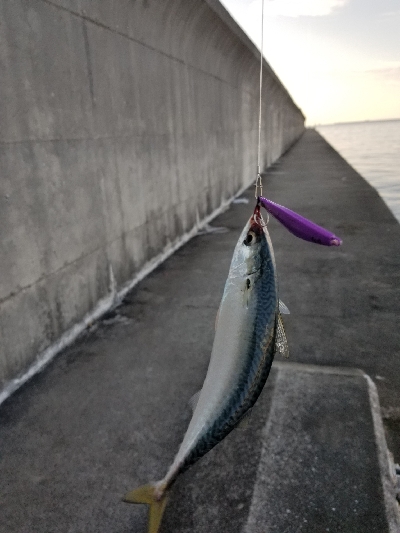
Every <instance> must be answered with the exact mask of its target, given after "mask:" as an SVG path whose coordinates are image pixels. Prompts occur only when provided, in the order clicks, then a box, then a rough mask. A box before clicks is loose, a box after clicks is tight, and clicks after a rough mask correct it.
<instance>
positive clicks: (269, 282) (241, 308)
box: [123, 202, 289, 533]
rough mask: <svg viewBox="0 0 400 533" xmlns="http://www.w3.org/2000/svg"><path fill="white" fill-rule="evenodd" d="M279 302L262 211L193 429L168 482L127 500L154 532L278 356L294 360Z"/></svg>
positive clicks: (229, 287)
mask: <svg viewBox="0 0 400 533" xmlns="http://www.w3.org/2000/svg"><path fill="white" fill-rule="evenodd" d="M281 312H283V313H288V312H289V311H288V309H287V308H286V306H285V305H284V304H283V303H282V302H280V300H279V297H278V281H277V274H276V266H275V259H274V251H273V247H272V243H271V239H270V236H269V233H268V229H267V226H266V224H265V223H264V221H263V218H262V216H261V213H260V204H259V202H257V205H256V208H255V210H254V212H253V214H252V216H251V217H250V219H249V221H248V222H247V224H246V225H245V227H244V229H243V231H242V232H241V235H240V237H239V240H238V242H237V244H236V247H235V250H234V253H233V257H232V262H231V265H230V269H229V274H228V278H227V280H226V283H225V289H224V293H223V296H222V300H221V304H220V308H219V311H218V314H217V320H216V328H215V337H214V343H213V347H212V352H211V357H210V363H209V366H208V370H207V374H206V377H205V380H204V383H203V387H202V389H201V390H200V391H199V393H198V394H196V395H195V396H194V398H193V399H192V403H193V407H194V411H193V416H192V419H191V421H190V423H189V427H188V429H187V431H186V434H185V436H184V438H183V441H182V443H181V445H180V448H179V450H178V453H177V455H176V456H175V459H174V460H173V462H172V464H171V466H170V468H169V469H168V471H167V473H166V475H165V476H164V478H163V479H161V480H160V481H157V482H155V483H151V484H148V485H144V486H141V487H139V488H137V489H135V490H133V491H131V492H129V493H127V494H126V495H125V497H124V498H123V500H124V501H125V502H128V503H145V504H148V505H149V506H150V508H149V523H148V532H149V533H157V532H158V530H159V527H160V524H161V519H162V515H163V512H164V509H165V506H166V503H167V500H168V493H169V489H170V488H171V487H172V485H173V484H174V482H175V481H176V479H177V478H178V476H179V475H180V474H182V472H184V471H185V470H187V469H188V468H189V467H190V466H191V465H193V464H194V463H195V462H197V461H198V460H199V459H200V458H201V457H203V456H204V455H205V454H206V453H207V452H209V451H210V450H211V449H212V448H213V447H214V446H215V445H216V444H218V443H219V442H221V441H222V440H223V439H224V438H225V437H226V436H227V435H228V434H229V433H230V432H231V431H232V430H233V429H235V428H236V427H238V425H240V423H241V422H242V421H243V420H244V419H245V418H246V415H247V414H248V413H249V412H250V411H251V409H252V407H253V405H254V404H255V402H256V400H257V398H258V397H259V395H260V393H261V391H262V389H263V387H264V384H265V382H266V380H267V378H268V375H269V372H270V369H271V365H272V361H273V359H274V356H275V354H276V353H280V354H282V355H285V356H287V355H288V343H287V339H286V335H285V330H284V326H283V322H282V317H281Z"/></svg>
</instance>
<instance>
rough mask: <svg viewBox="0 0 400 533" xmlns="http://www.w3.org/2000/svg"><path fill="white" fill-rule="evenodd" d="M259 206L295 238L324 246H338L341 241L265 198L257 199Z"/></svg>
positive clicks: (329, 232)
mask: <svg viewBox="0 0 400 533" xmlns="http://www.w3.org/2000/svg"><path fill="white" fill-rule="evenodd" d="M258 200H259V202H260V203H261V205H262V206H263V207H264V208H265V209H266V210H267V211H268V213H271V215H272V216H274V217H275V218H276V219H277V220H279V222H280V223H281V224H283V225H284V226H285V228H286V229H288V230H289V231H290V233H293V235H295V236H296V237H299V238H300V239H303V240H305V241H309V242H314V243H317V244H322V245H324V246H340V245H341V244H342V240H341V239H340V238H339V237H337V236H336V235H335V234H334V233H332V232H331V231H329V230H327V229H325V228H323V227H321V226H318V224H315V223H314V222H311V220H308V219H307V218H305V217H303V216H301V215H299V214H298V213H295V212H294V211H292V210H291V209H288V208H287V207H284V206H283V205H279V204H276V203H275V202H272V201H271V200H268V199H267V198H264V197H262V196H260V197H259V198H258Z"/></svg>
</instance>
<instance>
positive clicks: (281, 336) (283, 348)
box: [275, 313, 289, 357]
mask: <svg viewBox="0 0 400 533" xmlns="http://www.w3.org/2000/svg"><path fill="white" fill-rule="evenodd" d="M278 354H279V355H282V356H283V357H289V345H288V341H287V338H286V333H285V327H284V325H283V320H282V316H281V314H280V313H278V317H277V319H276V334H275V355H278Z"/></svg>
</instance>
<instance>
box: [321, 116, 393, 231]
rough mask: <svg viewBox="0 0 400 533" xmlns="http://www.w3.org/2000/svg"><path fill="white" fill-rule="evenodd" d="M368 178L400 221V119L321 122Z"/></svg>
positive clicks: (338, 148)
mask: <svg viewBox="0 0 400 533" xmlns="http://www.w3.org/2000/svg"><path fill="white" fill-rule="evenodd" d="M316 130H317V131H318V132H319V133H320V134H321V135H322V136H323V137H324V138H325V139H326V140H327V141H328V142H329V144H331V145H332V146H333V147H334V148H335V150H336V151H337V152H339V153H340V155H341V156H343V157H344V158H345V159H346V161H347V162H348V163H349V164H350V165H351V166H352V167H353V168H355V169H356V170H357V172H358V173H359V174H361V176H363V178H365V179H366V180H367V181H368V182H369V183H370V184H371V185H372V186H373V187H375V189H376V190H377V191H378V193H379V194H380V196H381V197H382V198H383V200H384V201H385V202H386V204H387V205H388V207H389V208H390V209H391V211H392V213H393V214H394V216H395V217H396V218H397V220H398V221H399V222H400V119H398V120H380V121H368V122H348V123H341V124H331V125H326V126H317V127H316Z"/></svg>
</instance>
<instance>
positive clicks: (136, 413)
mask: <svg viewBox="0 0 400 533" xmlns="http://www.w3.org/2000/svg"><path fill="white" fill-rule="evenodd" d="M344 177H345V178H346V180H343V179H342V178H344ZM303 184H304V186H303ZM266 191H267V195H268V196H269V197H271V198H272V199H274V200H277V201H281V202H282V203H284V204H286V205H288V206H289V207H293V208H295V209H297V210H298V211H300V212H301V213H303V214H304V215H306V216H309V217H312V218H313V219H314V220H315V221H316V222H318V223H320V224H324V225H326V226H328V227H329V228H330V229H332V231H335V232H336V233H337V234H339V235H340V236H341V237H342V238H343V240H344V244H343V247H342V248H340V249H337V248H333V249H331V248H324V247H319V246H316V245H312V244H309V243H305V242H303V241H300V240H297V239H296V238H294V237H292V236H291V235H290V234H288V232H287V231H286V230H285V229H284V228H281V227H279V226H278V224H276V223H275V222H274V221H273V220H271V221H270V224H269V228H270V233H271V236H272V239H273V242H274V247H275V251H276V256H277V262H278V268H279V271H278V272H279V275H280V276H279V277H280V288H281V295H282V299H283V300H284V301H285V303H286V304H287V305H288V306H289V308H290V309H291V313H292V314H291V315H290V316H289V317H287V320H286V329H287V332H288V337H289V342H290V349H291V354H292V355H291V361H299V362H302V363H316V364H317V365H323V366H326V365H328V364H330V365H332V364H336V366H339V367H345V369H346V368H347V367H353V366H359V367H361V368H363V369H365V370H368V373H369V374H370V375H371V376H372V377H373V378H374V377H375V376H376V375H379V376H381V377H382V378H384V380H382V379H379V380H376V384H377V386H378V387H379V390H380V394H381V401H382V405H383V407H384V408H387V407H389V406H392V407H399V406H400V402H399V398H398V390H399V387H400V383H399V382H400V372H399V364H400V363H399V361H400V359H399V358H398V357H395V353H391V351H390V349H389V348H390V346H393V351H394V350H395V346H398V343H397V344H396V339H397V341H398V336H399V335H400V332H399V331H398V328H396V326H395V324H396V319H397V318H396V317H397V316H398V312H399V309H398V305H399V301H398V298H397V293H396V290H397V279H398V278H397V276H398V272H399V266H400V265H399V264H398V261H399V253H398V252H399V246H400V244H399V243H400V238H399V237H400V226H399V225H398V223H397V222H396V221H395V219H394V217H392V216H391V214H390V212H389V211H388V209H387V208H386V206H385V205H384V204H383V202H382V200H381V199H380V198H379V196H378V194H377V193H376V192H375V191H374V190H373V189H372V188H371V187H370V186H369V185H368V184H367V183H366V182H364V181H363V180H362V179H361V178H360V176H359V175H358V174H357V173H356V172H355V171H354V170H353V169H351V167H349V166H348V165H347V163H346V162H345V161H343V159H342V158H341V157H340V156H339V155H338V154H337V153H336V152H334V150H333V149H332V148H330V147H329V146H328V145H327V144H326V143H325V142H324V141H323V139H322V138H321V137H320V136H319V135H318V134H317V133H315V132H313V131H308V132H307V133H306V134H305V135H304V136H303V137H302V138H301V139H300V141H299V142H298V144H296V145H295V146H294V148H293V149H292V150H291V151H290V152H289V153H288V154H287V155H286V156H285V157H284V158H283V159H282V160H280V161H279V164H277V165H275V166H274V167H273V168H272V169H271V172H269V173H268V174H267V177H266ZM252 195H253V191H252V190H249V191H248V192H247V193H246V194H245V197H247V198H248V199H249V200H250V205H244V204H234V205H233V206H232V208H231V209H230V210H229V211H227V212H225V213H224V214H223V215H221V216H220V217H219V218H218V219H216V220H215V222H214V225H215V226H224V227H226V228H228V230H229V231H228V232H226V233H213V234H207V235H202V236H199V237H196V238H195V239H193V240H192V241H190V242H189V243H188V244H187V245H186V246H184V247H183V248H181V249H180V250H179V251H178V252H177V253H176V254H174V256H172V257H171V258H170V259H169V260H168V261H167V262H165V263H164V264H163V265H162V267H160V268H159V269H158V270H157V271H155V272H153V273H152V274H151V275H150V276H148V277H147V278H146V279H145V280H143V282H141V283H140V285H139V286H138V287H137V288H136V290H134V291H133V292H132V293H130V294H129V296H128V297H127V298H126V299H125V302H124V304H123V305H122V306H121V307H120V308H119V309H118V310H117V312H116V313H113V314H110V315H109V316H108V317H105V319H104V320H103V321H102V322H101V323H100V324H99V325H98V326H95V327H94V328H93V329H92V330H91V331H88V332H87V334H86V335H85V336H83V337H82V338H81V339H80V340H79V342H77V343H75V344H74V345H73V346H71V347H70V348H68V349H67V350H65V352H64V353H63V354H61V355H60V356H59V357H58V358H57V359H56V360H55V361H54V362H53V363H52V364H51V365H50V366H49V367H48V368H47V369H46V370H45V371H44V372H43V373H42V374H40V375H38V376H36V377H35V378H34V379H32V380H31V382H30V383H29V384H27V385H26V386H25V387H24V388H23V389H21V390H20V391H19V392H18V393H16V394H15V395H14V396H13V397H11V398H10V399H9V400H8V401H7V402H6V403H5V404H3V406H2V407H1V408H0V441H1V446H0V450H1V455H0V479H1V480H2V483H1V484H0V502H1V503H0V506H1V509H0V515H1V517H2V520H1V521H0V531H1V533H3V532H4V533H14V532H15V533H17V532H18V533H20V532H21V531H38V532H41V531H43V532H45V531H52V532H55V533H56V532H65V531H68V532H70V533H82V532H87V533H95V532H99V533H100V532H104V531H107V532H109V533H113V532H115V533H117V532H118V533H123V532H126V533H128V532H133V531H134V532H135V533H141V532H144V531H145V530H146V511H145V509H144V508H143V507H142V506H133V505H127V504H123V503H121V502H120V498H121V496H122V495H123V494H124V493H125V492H126V491H127V490H130V489H132V488H134V487H135V486H137V485H139V484H141V483H145V482H147V481H149V480H154V479H157V478H159V477H161V476H162V475H163V474H164V473H165V470H166V468H167V466H168V464H169V463H170V461H171V460H172V458H173V456H174V454H175V452H176V450H177V448H178V445H179V442H180V440H181V438H182V435H183V433H184V432H185V430H186V427H187V424H188V421H189V419H190V416H191V413H190V409H189V408H188V406H187V402H188V400H189V398H190V397H191V396H192V395H193V394H194V393H195V392H196V391H197V390H198V389H199V388H200V386H201V384H202V381H203V379H204V375H205V372H206V369H207V364H208V359H209V354H210V350H211V344H212V339H213V330H214V321H215V315H216V311H217V308H218V305H219V300H220V297H221V294H222V290H223V285H224V281H225V278H226V273H227V270H228V267H229V262H230V259H231V254H232V250H233V247H234V245H235V242H236V239H237V236H238V235H239V232H240V230H241V229H242V227H243V225H244V223H245V221H246V220H247V218H248V216H249V214H250V211H251V205H252V202H253V199H252ZM374 280H375V283H374ZM378 281H379V283H378ZM370 295H374V297H375V298H374V299H373V300H372V301H373V302H374V305H373V306H372V305H371V303H370V302H371V297H370ZM352 322H353V325H352ZM383 324H384V329H383V330H382V327H383V326H382V325H383ZM380 331H381V332H382V335H379V333H380ZM382 343H384V346H385V353H384V356H381V353H382V351H381V346H382ZM287 368H288V371H289V367H287ZM281 370H282V369H281V365H280V366H279V372H281ZM322 370H323V369H322ZM297 373H298V372H297ZM300 374H302V373H301V372H300ZM285 375H286V378H285V376H284V378H285V379H284V380H283V381H280V382H279V383H278V386H276V381H275V380H276V377H277V370H276V367H275V370H274V371H273V373H272V375H271V377H270V379H269V380H268V382H267V387H266V389H265V391H264V392H263V395H262V397H261V398H260V401H259V402H258V404H257V405H256V407H255V409H254V412H253V415H252V418H251V421H250V425H249V427H248V428H247V429H245V430H243V431H234V432H232V433H231V434H230V435H229V436H228V437H227V439H225V440H224V442H223V443H221V445H219V446H217V447H216V448H215V449H214V450H212V451H211V452H210V453H209V454H208V455H207V456H206V457H205V458H204V459H202V460H201V461H199V462H198V463H197V464H196V465H195V466H194V467H193V468H192V469H190V470H189V471H188V472H186V473H185V474H184V475H183V476H182V477H181V478H180V480H179V481H178V482H177V484H176V485H175V487H174V491H173V493H172V497H171V503H170V505H169V507H168V509H167V512H166V515H165V523H164V526H163V532H164V533H167V532H172V531H174V533H177V532H182V533H183V532H188V531H195V532H197V533H200V532H201V533H203V532H204V533H210V531H229V532H233V533H234V532H239V531H240V532H243V531H245V530H244V528H245V527H250V525H249V524H251V521H252V517H253V518H254V517H255V516H260V517H264V518H265V514H263V513H265V512H268V513H269V517H271V516H272V517H273V520H280V522H279V523H280V524H282V523H284V524H286V525H285V527H286V533H294V532H296V528H297V531H303V532H304V533H310V532H311V533H314V532H315V533H320V532H321V531H324V529H321V524H323V525H325V531H326V529H329V528H330V531H332V530H333V531H344V532H346V533H358V532H360V533H361V532H362V533H364V532H366V533H386V532H387V531H388V525H387V524H386V523H385V514H384V502H383V500H382V488H381V487H382V485H381V480H380V475H379V469H378V460H377V449H376V448H375V449H374V442H373V436H372V431H373V428H372V417H371V412H370V410H369V407H368V402H367V392H366V386H365V380H364V378H363V379H362V380H361V381H359V380H357V379H353V378H349V377H348V376H347V377H346V376H344V377H343V380H341V378H338V377H334V379H333V380H330V379H328V378H327V377H326V374H322V377H320V376H318V375H317V374H316V375H315V379H314V380H313V379H307V378H306V377H304V375H299V381H297V380H296V372H295V373H294V374H293V372H290V373H289V374H286V372H285ZM278 377H279V376H278ZM286 384H287V386H286ZM322 385H324V387H322ZM321 388H322V389H321ZM324 390H325V391H328V392H329V393H326V394H324ZM274 396H275V397H274ZM271 397H272V398H273V403H272V408H271ZM288 409H290V411H291V412H287V411H288ZM280 415H281V416H282V417H283V419H282V421H281V423H280V425H279V424H278V422H277V417H278V418H279V416H280ZM297 415H298V416H297ZM269 417H271V418H270V419H271V420H273V421H274V423H273V427H271V428H269V429H268V431H267V434H263V431H265V429H264V428H266V427H268V426H266V424H268V419H269ZM284 421H287V422H288V421H289V422H290V423H288V424H285V423H284ZM277 424H278V425H279V427H278V425H277ZM296 424H297V426H296ZM331 424H333V425H334V427H335V431H331V428H330V425H331ZM296 428H298V429H299V431H300V434H301V435H302V438H300V439H299V448H298V450H297V449H294V448H295V447H294V443H293V442H292V441H290V442H289V441H288V444H287V446H282V440H283V442H285V439H287V438H289V437H290V438H291V439H293V432H294V433H296V431H295V430H296ZM355 431H356V432H357V433H358V434H357V436H355V435H354V432H355ZM280 435H282V437H281V439H282V440H281V441H280V440H279V436H280ZM398 435H399V434H398V433H397V434H396V433H395V432H394V433H393V434H392V436H393V437H394V438H393V441H392V442H393V443H394V442H395V438H398ZM268 438H271V439H272V440H271V441H268V440H267V439H268ZM268 442H269V444H268ZM307 444H309V446H310V448H308V446H307ZM267 445H268V446H269V445H271V446H275V450H277V451H279V457H277V458H276V460H277V461H278V462H277V463H275V462H272V464H271V462H268V461H269V456H268V447H266V446H267ZM278 445H280V446H281V448H280V449H278ZM392 450H393V451H394V452H396V453H399V448H395V447H394V446H393V447H392ZM300 451H301V452H302V454H303V455H302V457H303V458H304V459H306V461H305V463H304V464H305V465H306V466H307V465H308V466H309V467H310V468H311V467H316V466H317V468H316V470H315V472H313V471H312V470H311V473H310V471H309V469H306V472H304V484H305V487H306V489H307V490H303V487H302V486H301V481H302V479H303V476H302V475H301V468H302V465H303V463H300V462H298V464H297V459H298V457H299V455H298V454H299V452H300ZM281 452H282V454H281ZM314 452H315V453H314ZM285 453H286V454H287V458H288V461H287V464H286V461H283V462H282V457H283V455H284V454H285ZM260 460H261V462H260ZM279 461H280V463H279ZM313 461H316V462H317V463H318V464H317V465H315V464H314V463H313ZM293 464H295V465H296V466H297V468H298V470H296V471H293ZM279 465H280V466H282V468H285V465H286V466H287V470H284V471H282V475H281V478H279V475H278V471H277V470H276V467H277V466H279ZM339 466H340V468H339ZM270 468H275V471H273V474H274V476H273V479H274V485H273V486H272V487H271V485H269V484H268V483H266V484H264V483H261V484H260V480H261V481H262V480H263V478H264V476H267V471H268V470H269V469H270ZM343 470H345V471H343ZM330 472H331V475H332V477H330V476H329V473H330ZM351 473H352V474H354V475H355V477H356V478H357V479H355V480H354V483H351V481H350V474H351ZM260 476H261V477H260ZM312 476H315V477H312ZM286 482H287V485H286ZM277 483H278V485H277ZM260 487H261V488H260ZM274 487H275V489H276V490H277V491H278V492H279V495H280V496H281V498H288V497H289V498H290V500H291V502H290V506H289V503H288V505H286V500H285V505H283V503H282V501H281V500H279V501H276V499H275V500H274V505H275V509H272V508H271V506H269V507H268V509H266V508H265V509H262V508H260V506H257V505H256V506H255V507H254V505H253V506H252V502H253V504H254V502H256V501H257V500H258V501H263V497H262V493H261V498H260V490H261V491H262V492H263V491H265V492H266V495H268V494H270V493H271V491H272V490H273V489H274ZM296 487H297V489H298V490H297V491H295V498H294V497H293V490H294V488H296ZM338 487H339V488H340V490H338ZM324 490H326V492H325V493H324V494H325V497H322V496H321V494H322V492H321V491H324ZM293 499H295V501H293ZM355 500H358V501H357V502H356V501H355ZM310 502H311V503H312V505H311V503H310ZM337 502H339V504H340V505H339V504H337ZM347 503H348V504H349V506H346V505H347ZM350 504H351V505H350ZM355 504H357V507H354V505H355ZM302 505H303V506H304V511H303V510H302ZM336 505H337V507H336ZM332 507H335V511H333V510H332ZM286 509H289V510H291V511H292V513H293V514H294V515H296V516H295V518H294V519H293V522H290V520H289V518H287V517H286V516H285V515H284V514H283V513H282V511H283V510H284V511H285V512H286ZM354 509H356V512H354ZM288 514H290V513H288ZM264 518H263V519H264ZM350 518H351V520H350ZM304 519H307V520H315V524H314V525H315V527H317V526H318V529H313V527H314V525H310V521H309V522H304ZM348 520H349V522H348ZM275 523H277V522H275ZM246 524H247V526H246ZM348 524H350V525H351V527H352V529H351V528H349V527H348ZM306 526H307V527H306ZM333 526H334V529H332V527H333ZM279 527H280V526H279ZM284 531H285V530H282V529H275V530H274V533H284ZM392 531H393V530H392ZM391 533H392V532H391Z"/></svg>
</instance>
